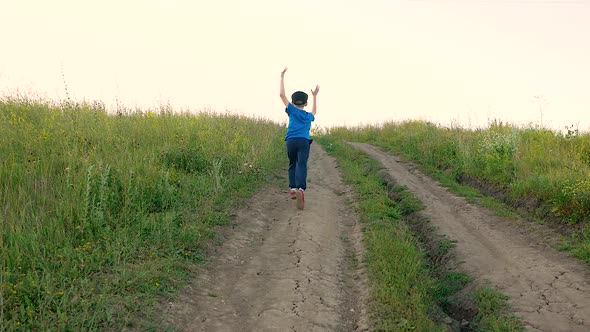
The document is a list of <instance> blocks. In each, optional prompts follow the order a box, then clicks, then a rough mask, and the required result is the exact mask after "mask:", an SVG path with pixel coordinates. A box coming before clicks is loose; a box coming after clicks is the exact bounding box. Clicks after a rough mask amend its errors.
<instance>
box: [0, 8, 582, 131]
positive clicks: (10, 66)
mask: <svg viewBox="0 0 590 332" xmlns="http://www.w3.org/2000/svg"><path fill="white" fill-rule="evenodd" d="M0 37H1V38H0V40H1V43H2V44H1V45H2V46H1V49H0V90H1V91H2V92H5V93H7V92H9V91H14V90H15V89H19V90H20V91H23V92H29V93H35V94H38V95H41V96H46V97H47V98H65V92H64V84H63V80H62V74H61V73H62V68H63V74H64V76H65V80H66V82H67V86H68V90H69V94H70V97H72V98H74V99H78V100H82V99H85V100H88V101H92V100H102V101H104V102H105V103H106V104H107V105H112V104H114V101H115V100H116V99H118V100H120V101H122V102H123V103H124V104H126V105H127V106H135V105H138V106H153V105H154V104H158V103H167V102H169V103H170V104H172V105H173V106H175V107H186V108H190V109H194V110H197V109H203V108H210V109H213V110H216V111H221V112H223V111H225V110H229V111H230V112H236V113H240V114H247V115H255V116H260V117H265V118H269V119H272V120H277V121H281V120H286V115H285V113H284V107H283V105H282V103H281V100H280V98H279V78H280V72H281V70H282V69H283V67H285V66H287V67H289V70H288V72H287V75H286V89H287V94H288V95H290V94H291V93H292V92H294V91H296V90H303V91H306V92H309V90H310V89H311V88H312V87H314V86H315V84H319V85H320V87H321V88H320V93H319V95H318V114H317V116H316V123H315V124H316V125H318V126H331V125H342V124H346V125H356V124H360V123H363V124H366V123H378V122H382V121H387V120H403V119H423V120H429V121H433V122H436V123H442V124H449V123H452V122H454V123H459V124H462V125H464V126H467V125H469V124H471V125H485V124H486V123H487V122H488V119H492V118H498V119H501V120H504V121H508V122H512V123H516V124H527V123H535V124H539V123H540V121H541V112H540V111H539V106H541V107H542V108H543V124H545V125H546V126H550V127H552V128H556V129H562V128H563V126H565V125H571V124H579V128H580V129H582V130H590V0H579V1H576V0H562V1H560V0H489V1H487V0H479V1H478V0H472V1H460V0H456V1H451V0H448V1H447V0H431V1H429V0H414V1H409V0H404V1H401V0H400V1H394V0H381V1H378V0H364V1H360V0H359V1H348V0H340V1H318V0H316V1H312V0H299V1H279V0H249V1H238V0H216V1H213V0H211V1H204V0H192V1H188V0H185V1H180V0H168V1H152V0H141V1H135V0H133V1H131V0H116V1H115V0H101V1H83V0H52V1H45V0H36V1H35V0H19V1H16V0H0ZM535 96H542V98H540V99H538V100H540V102H537V101H538V100H537V99H535ZM539 104H540V105H539ZM310 106H311V105H310Z"/></svg>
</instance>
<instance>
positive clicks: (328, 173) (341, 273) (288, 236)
mask: <svg viewBox="0 0 590 332" xmlns="http://www.w3.org/2000/svg"><path fill="white" fill-rule="evenodd" d="M285 158H286V157H285ZM284 182H285V183H284V184H285V186H286V185H287V183H286V180H285V181H284ZM349 195H350V193H349V190H348V189H347V187H346V186H344V185H343V184H342V183H341V180H340V175H339V172H338V171H337V169H336V163H335V161H334V160H333V159H332V158H331V157H329V156H328V155H327V154H326V152H325V151H324V150H323V149H322V148H321V147H320V146H319V145H318V144H317V143H315V144H312V150H311V155H310V162H309V176H308V190H307V192H306V206H305V210H303V211H300V210H297V209H296V207H295V201H292V200H290V199H289V198H288V194H287V191H286V190H280V189H278V188H276V187H274V188H270V189H268V190H265V191H262V192H259V193H258V194H256V195H255V196H254V197H253V199H252V200H251V201H250V203H249V206H247V207H246V208H244V209H242V210H241V211H238V212H237V216H236V219H235V224H234V227H233V229H232V230H231V231H229V232H226V233H227V238H226V239H225V240H224V241H223V245H221V246H220V247H217V248H216V253H214V254H213V259H212V260H211V261H210V262H208V263H207V264H206V266H205V267H204V268H203V270H202V271H200V272H199V273H198V274H199V277H198V278H197V279H196V280H194V282H192V283H191V285H190V286H189V287H187V289H186V290H185V291H183V292H182V294H181V296H180V298H178V299H177V301H175V302H174V303H169V304H168V305H167V309H166V310H165V317H164V321H165V322H166V323H167V325H170V326H173V327H175V328H176V329H178V330H180V331H358V330H365V329H366V328H365V327H364V326H365V325H366V319H365V318H364V317H365V308H364V307H363V303H364V301H363V300H362V299H361V298H363V297H364V296H366V291H365V290H363V289H365V288H364V286H363V285H362V282H361V281H359V280H362V278H360V279H359V278H358V275H357V273H360V270H359V269H353V268H352V267H351V262H352V261H351V260H350V257H352V256H354V255H355V254H356V253H357V251H359V250H360V249H359V248H360V247H359V246H360V243H361V240H360V239H361V238H360V236H361V235H360V231H359V230H358V225H357V222H356V219H355V216H354V214H353V213H352V212H351V211H350V210H349V208H348V207H347V204H346V201H345V200H346V199H347V196H349Z"/></svg>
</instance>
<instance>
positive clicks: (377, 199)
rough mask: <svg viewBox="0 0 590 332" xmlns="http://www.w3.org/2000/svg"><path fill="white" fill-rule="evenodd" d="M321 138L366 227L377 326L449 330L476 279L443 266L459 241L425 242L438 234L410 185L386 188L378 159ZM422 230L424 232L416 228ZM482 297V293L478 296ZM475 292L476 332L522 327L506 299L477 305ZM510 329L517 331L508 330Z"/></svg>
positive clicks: (479, 301) (489, 298) (495, 298)
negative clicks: (423, 215) (447, 322)
mask: <svg viewBox="0 0 590 332" xmlns="http://www.w3.org/2000/svg"><path fill="white" fill-rule="evenodd" d="M318 140H319V141H320V143H322V144H323V145H324V147H325V148H326V150H327V151H328V153H330V154H331V155H333V156H334V157H336V158H337V160H338V164H339V166H340V169H341V171H342V173H343V177H344V180H345V181H346V182H347V183H349V184H351V185H352V186H353V187H354V192H355V196H356V199H357V201H358V212H359V215H360V218H361V221H362V222H363V223H364V243H365V247H366V257H365V262H366V266H367V270H368V275H369V283H370V289H371V302H370V314H371V321H372V323H373V327H374V329H375V330H377V331H412V330H415V331H444V330H445V329H446V326H445V323H444V320H445V319H444V318H445V317H448V316H447V315H450V316H457V312H453V311H456V310H457V306H458V305H459V304H457V302H458V292H459V291H461V290H462V289H464V288H465V287H466V286H467V285H468V284H469V283H470V282H471V278H470V277H469V276H467V275H465V274H464V273H460V272H457V271H452V270H451V271H448V270H447V269H446V268H445V267H444V266H443V264H444V262H442V260H443V258H442V257H444V256H447V254H448V253H449V252H450V251H451V250H452V248H453V246H454V243H453V242H452V241H449V240H448V239H445V238H439V239H438V240H437V241H436V242H431V241H429V240H428V239H425V238H424V236H425V234H427V233H428V234H430V235H432V233H431V232H432V230H431V229H430V230H428V231H426V230H425V229H427V228H428V225H427V222H426V221H425V220H423V219H419V218H416V217H414V214H415V212H417V211H419V210H421V209H422V208H423V206H422V203H421V202H420V201H419V200H417V199H416V198H415V197H414V196H413V195H412V194H411V193H409V192H408V191H407V189H406V188H404V187H401V186H397V185H394V184H391V183H384V180H383V178H382V177H381V176H380V174H379V171H380V165H379V163H378V162H377V161H375V160H373V159H371V158H369V157H368V156H367V155H366V154H364V153H362V152H360V151H358V150H355V149H353V148H351V147H350V146H348V145H346V144H344V143H342V141H341V140H339V139H337V138H336V137H334V136H330V135H327V136H326V135H324V136H321V137H320V138H318ZM390 197H392V198H393V199H391V198H390ZM419 228H421V229H422V230H421V231H417V229H419ZM428 246H430V248H429V249H427V248H426V247H428ZM479 292H483V291H478V293H476V294H480V293H479ZM476 294H473V296H474V297H473V299H471V300H472V301H473V302H475V303H476V304H475V305H476V306H477V308H478V310H477V316H475V314H474V313H473V314H472V315H471V316H473V317H467V318H469V319H472V321H471V322H470V327H472V328H473V329H474V330H476V331H521V330H522V326H521V325H519V324H520V323H519V321H518V320H516V319H515V318H514V317H513V316H511V315H510V313H509V308H508V307H507V304H506V299H505V298H504V297H502V296H501V295H500V294H498V293H496V292H493V291H489V292H488V293H485V294H484V295H482V296H479V295H478V297H477V301H476V298H475V296H476ZM482 294H483V293H482ZM490 294H491V295H490ZM486 296H487V297H486ZM480 298H481V299H480ZM493 301H495V302H493ZM492 309H493V310H492ZM459 323H460V322H459ZM510 324H513V325H510ZM496 326H499V327H500V329H497V328H496ZM504 326H511V329H506V330H504V329H502V328H503V327H504Z"/></svg>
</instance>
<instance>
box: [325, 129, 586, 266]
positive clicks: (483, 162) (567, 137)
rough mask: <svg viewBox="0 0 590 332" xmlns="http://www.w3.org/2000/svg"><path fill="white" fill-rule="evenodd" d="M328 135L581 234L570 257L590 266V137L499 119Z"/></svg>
mask: <svg viewBox="0 0 590 332" xmlns="http://www.w3.org/2000/svg"><path fill="white" fill-rule="evenodd" d="M330 134H331V135H334V136H335V137H339V138H341V139H347V140H357V141H363V142H370V143H373V144H375V145H378V146H381V147H383V148H386V149H388V150H390V151H392V152H394V153H398V154H401V155H402V156H404V157H405V158H408V159H411V160H413V161H415V162H417V163H419V164H421V165H422V166H424V167H425V168H427V169H430V170H431V171H433V172H438V173H440V174H442V175H444V176H446V177H449V178H452V179H454V180H456V181H458V182H465V183H469V184H473V185H476V186H478V187H479V188H481V189H484V190H487V192H488V193H490V194H494V195H495V196H497V197H498V198H500V199H502V200H504V202H506V203H508V204H509V205H511V206H513V207H514V208H518V209H521V210H525V211H526V212H527V213H528V214H530V215H532V216H534V217H536V218H540V219H551V220H556V221H558V222H559V223H561V224H564V225H567V226H568V227H570V229H573V230H574V231H575V232H574V233H575V234H577V235H576V236H575V239H574V242H575V243H574V244H571V245H570V247H571V248H572V253H573V254H574V255H576V256H577V257H579V258H581V259H583V260H585V261H586V262H590V231H589V227H590V226H589V221H590V178H589V175H590V134H581V133H579V132H578V131H577V130H568V132H567V133H565V134H562V133H559V132H555V131H551V130H548V129H542V128H532V127H529V128H520V127H516V126H512V125H510V124H505V123H502V122H498V121H496V122H493V123H491V124H490V126H489V127H488V128H486V129H478V130H469V129H464V128H445V127H441V126H437V125H434V124H431V123H427V122H422V121H409V122H403V123H387V124H384V125H382V126H364V127H357V128H332V129H331V130H330Z"/></svg>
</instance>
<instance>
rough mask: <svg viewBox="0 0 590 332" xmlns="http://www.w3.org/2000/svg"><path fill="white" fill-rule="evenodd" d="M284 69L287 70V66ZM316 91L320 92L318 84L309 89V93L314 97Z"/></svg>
mask: <svg viewBox="0 0 590 332" xmlns="http://www.w3.org/2000/svg"><path fill="white" fill-rule="evenodd" d="M285 70H287V68H285ZM318 92H320V86H319V85H316V86H315V90H311V94H312V95H313V96H314V97H315V96H316V95H317V94H318Z"/></svg>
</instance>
